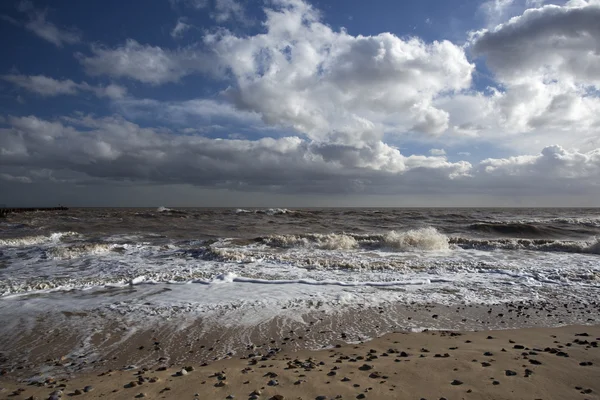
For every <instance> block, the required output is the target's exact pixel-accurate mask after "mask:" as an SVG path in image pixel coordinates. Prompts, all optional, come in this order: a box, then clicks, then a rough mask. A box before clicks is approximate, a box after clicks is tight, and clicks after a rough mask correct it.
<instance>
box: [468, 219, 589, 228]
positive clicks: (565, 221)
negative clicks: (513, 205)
mask: <svg viewBox="0 0 600 400" xmlns="http://www.w3.org/2000/svg"><path fill="white" fill-rule="evenodd" d="M463 218H464V217H463ZM486 223H488V224H494V225H511V224H521V225H527V224H564V225H583V226H588V227H600V217H599V218H566V217H562V218H548V219H542V218H535V219H522V220H517V221H514V220H513V221H497V220H494V221H486Z"/></svg>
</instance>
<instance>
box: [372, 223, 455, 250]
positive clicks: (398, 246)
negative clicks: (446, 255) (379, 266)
mask: <svg viewBox="0 0 600 400" xmlns="http://www.w3.org/2000/svg"><path fill="white" fill-rule="evenodd" d="M382 245H383V246H382V247H384V248H387V249H392V250H397V251H419V250H425V251H446V250H450V246H449V239H448V237H447V236H446V235H444V234H441V233H439V232H438V231H437V229H435V228H431V227H428V228H421V229H414V230H410V231H406V232H396V231H391V232H388V233H386V234H385V235H383V243H382Z"/></svg>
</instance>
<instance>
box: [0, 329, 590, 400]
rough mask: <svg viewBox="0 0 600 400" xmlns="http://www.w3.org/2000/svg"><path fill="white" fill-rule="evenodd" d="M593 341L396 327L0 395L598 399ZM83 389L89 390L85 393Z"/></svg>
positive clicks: (568, 333) (5, 384)
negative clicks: (357, 337)
mask: <svg viewBox="0 0 600 400" xmlns="http://www.w3.org/2000/svg"><path fill="white" fill-rule="evenodd" d="M598 341H600V325H593V326H583V325H570V326H563V327H558V328H519V329H506V330H485V331H475V332H473V331H470V332H469V331H462V332H458V331H425V332H419V333H416V332H413V333H406V332H402V333H400V332H398V333H390V334H386V335H384V336H382V337H379V338H376V339H373V340H371V341H368V342H365V343H359V344H338V345H336V346H335V347H333V348H330V349H323V350H318V351H314V350H312V351H311V350H298V351H293V350H286V349H282V348H281V347H271V346H268V345H267V346H265V347H262V348H258V347H256V348H249V349H247V350H246V351H245V352H244V353H240V354H238V355H236V356H232V357H229V358H227V359H222V360H217V361H214V362H211V363H207V364H206V365H203V366H202V365H199V364H196V365H194V364H189V365H186V364H170V363H169V364H164V365H159V366H154V367H152V368H150V367H145V366H144V365H138V366H136V367H135V368H131V369H128V370H114V371H113V370H110V369H103V370H102V371H95V372H90V373H86V374H82V375H80V376H76V377H74V378H72V379H70V378H63V379H62V380H60V379H58V380H56V381H55V380H53V379H52V378H50V377H48V378H46V382H47V383H46V384H42V383H40V384H39V386H38V385H34V384H26V383H23V382H18V381H15V380H14V377H11V373H7V374H5V375H4V376H2V377H0V387H1V388H2V389H0V399H3V398H7V399H12V398H28V397H30V396H33V398H35V397H38V398H48V397H49V396H50V395H51V394H52V393H53V392H56V391H57V390H62V392H63V395H64V396H68V395H76V394H79V393H80V392H81V397H82V398H90V399H91V398H102V397H104V398H111V399H131V398H135V397H136V396H140V398H141V397H142V396H141V394H143V395H144V397H145V398H156V399H158V398H190V399H193V398H198V399H219V398H222V399H225V398H227V396H233V397H229V398H234V399H251V398H252V399H270V398H274V399H316V398H319V397H318V396H325V397H322V398H324V399H330V398H343V399H354V398H372V399H381V398H411V399H412V398H416V399H419V398H425V399H439V398H442V397H443V398H447V399H455V398H468V399H485V398H494V399H521V398H531V399H533V398H542V399H564V398H574V399H578V398H581V399H598V398H600V397H599V396H600V381H599V380H598V379H597V378H598V376H600V351H599V350H598ZM186 367H188V368H187V370H185V372H183V370H184V369H185V368H186ZM188 370H189V371H188ZM108 371H111V372H108ZM357 385H358V386H357ZM88 386H90V387H91V388H92V389H93V390H91V391H89V392H85V391H84V388H86V387H88ZM576 388H579V389H576ZM19 389H24V390H23V391H21V392H15V391H18V390H19ZM88 389H90V388H89V387H88ZM13 393H18V394H17V395H14V396H12V394H13ZM252 393H255V394H254V395H253V394H252ZM259 393H260V394H259ZM195 394H198V396H194V395H195ZM277 396H283V397H277ZM336 396H341V397H336ZM363 396H364V397H363Z"/></svg>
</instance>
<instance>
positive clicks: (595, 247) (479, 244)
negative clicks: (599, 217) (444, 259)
mask: <svg viewBox="0 0 600 400" xmlns="http://www.w3.org/2000/svg"><path fill="white" fill-rule="evenodd" d="M450 243H451V244H454V245H456V246H459V247H461V248H463V249H475V250H534V251H557V252H565V253H588V254H600V239H597V240H595V241H568V240H551V239H470V238H460V237H457V238H452V239H451V240H450Z"/></svg>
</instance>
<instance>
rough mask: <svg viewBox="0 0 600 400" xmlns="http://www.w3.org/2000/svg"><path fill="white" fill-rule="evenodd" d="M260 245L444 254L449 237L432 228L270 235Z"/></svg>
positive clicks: (447, 247)
mask: <svg viewBox="0 0 600 400" xmlns="http://www.w3.org/2000/svg"><path fill="white" fill-rule="evenodd" d="M263 243H265V244H267V245H269V246H272V247H282V248H294V247H306V248H318V249H323V250H351V249H355V248H368V249H382V250H392V251H446V250H449V249H450V246H449V239H448V237H447V236H445V235H443V234H441V233H439V232H438V231H437V230H436V229H435V228H431V227H428V228H421V229H414V230H409V231H405V232H397V231H391V232H388V233H385V234H379V235H356V234H354V235H353V234H345V233H341V234H338V233H328V234H319V233H312V234H303V235H273V236H269V237H267V238H263Z"/></svg>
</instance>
